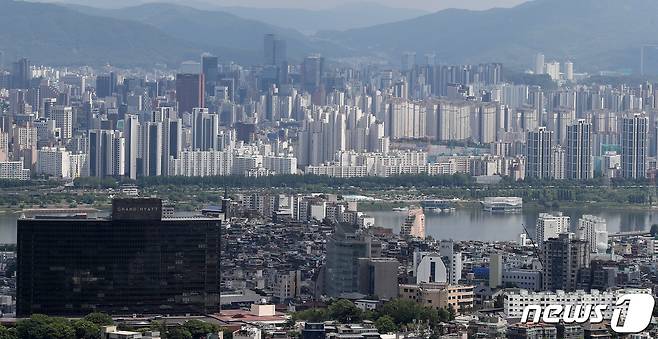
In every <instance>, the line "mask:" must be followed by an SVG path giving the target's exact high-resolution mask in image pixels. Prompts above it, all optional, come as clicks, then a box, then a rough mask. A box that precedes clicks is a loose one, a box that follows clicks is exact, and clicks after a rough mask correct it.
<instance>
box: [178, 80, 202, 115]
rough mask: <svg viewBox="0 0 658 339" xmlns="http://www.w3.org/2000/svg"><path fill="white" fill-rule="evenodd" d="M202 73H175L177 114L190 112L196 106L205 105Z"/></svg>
mask: <svg viewBox="0 0 658 339" xmlns="http://www.w3.org/2000/svg"><path fill="white" fill-rule="evenodd" d="M204 81H205V80H204V77H203V74H187V73H186V74H181V73H179V74H176V101H177V102H178V114H183V113H185V112H187V113H192V110H193V109H194V108H197V107H205V100H204V92H205V91H204V88H205V84H204Z"/></svg>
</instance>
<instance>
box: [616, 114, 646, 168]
mask: <svg viewBox="0 0 658 339" xmlns="http://www.w3.org/2000/svg"><path fill="white" fill-rule="evenodd" d="M648 129H649V118H647V117H646V116H643V115H642V114H638V113H636V114H633V115H629V116H625V117H624V118H623V119H622V128H621V172H622V176H623V177H624V178H627V179H638V178H645V177H646V171H647V152H648V144H649V139H648Z"/></svg>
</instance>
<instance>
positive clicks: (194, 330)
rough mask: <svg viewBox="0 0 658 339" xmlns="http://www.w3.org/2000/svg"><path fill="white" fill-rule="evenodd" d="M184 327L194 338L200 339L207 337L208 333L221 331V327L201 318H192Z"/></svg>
mask: <svg viewBox="0 0 658 339" xmlns="http://www.w3.org/2000/svg"><path fill="white" fill-rule="evenodd" d="M183 328H184V329H186V330H187V331H188V332H190V334H191V335H192V337H193V338H194V339H200V338H202V337H205V336H206V335H207V334H208V333H217V332H219V327H217V326H216V325H213V324H209V323H207V322H203V321H201V320H196V319H195V320H190V321H187V322H185V324H183Z"/></svg>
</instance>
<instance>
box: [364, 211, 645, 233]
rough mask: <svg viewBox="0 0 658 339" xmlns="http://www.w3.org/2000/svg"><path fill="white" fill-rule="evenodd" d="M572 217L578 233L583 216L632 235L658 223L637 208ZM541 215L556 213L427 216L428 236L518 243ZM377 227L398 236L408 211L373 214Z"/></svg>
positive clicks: (470, 212) (468, 213) (528, 212)
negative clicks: (390, 229)
mask: <svg viewBox="0 0 658 339" xmlns="http://www.w3.org/2000/svg"><path fill="white" fill-rule="evenodd" d="M560 211H561V212H563V213H564V214H565V215H568V216H570V217H571V228H572V230H573V231H574V232H575V227H576V225H577V223H578V219H579V218H580V217H581V216H582V215H583V214H591V215H595V216H598V217H602V218H604V219H606V220H607V224H608V232H610V233H616V232H628V231H643V230H649V228H650V227H651V225H652V224H654V223H658V211H653V210H652V211H649V210H635V209H602V208H564V209H561V210H560ZM541 212H555V211H552V210H550V209H535V208H532V209H531V208H525V209H524V210H523V211H522V212H521V213H518V214H492V213H490V212H485V211H483V210H482V209H480V208H477V207H468V208H458V209H457V210H454V211H453V212H451V213H436V212H427V213H425V228H426V233H427V235H428V236H429V235H431V236H432V237H433V238H434V239H454V240H483V241H507V240H511V241H515V240H518V239H519V234H521V233H524V229H523V225H525V226H526V228H527V229H528V232H529V233H530V234H531V236H534V232H535V223H536V220H537V216H538V215H539V213H541ZM368 214H369V215H371V216H373V217H374V218H375V225H376V226H380V227H385V228H392V229H393V230H394V231H395V232H396V233H397V232H399V231H400V226H401V225H402V224H403V223H404V218H405V216H406V214H405V212H395V211H372V212H368Z"/></svg>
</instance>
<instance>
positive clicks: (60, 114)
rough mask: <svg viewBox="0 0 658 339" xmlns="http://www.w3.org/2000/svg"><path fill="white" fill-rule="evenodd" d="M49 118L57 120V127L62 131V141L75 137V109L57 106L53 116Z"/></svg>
mask: <svg viewBox="0 0 658 339" xmlns="http://www.w3.org/2000/svg"><path fill="white" fill-rule="evenodd" d="M48 118H49V119H52V120H55V127H57V128H59V129H60V137H61V138H62V139H64V140H70V139H71V138H72V137H73V108H71V107H68V106H62V105H56V106H55V107H54V109H53V112H52V116H50V117H48Z"/></svg>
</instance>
